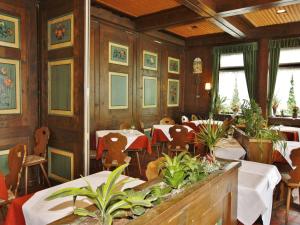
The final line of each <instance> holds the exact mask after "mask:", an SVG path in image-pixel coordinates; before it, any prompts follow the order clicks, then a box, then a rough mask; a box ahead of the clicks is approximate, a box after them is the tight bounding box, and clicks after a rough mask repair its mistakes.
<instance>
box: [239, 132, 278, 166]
mask: <svg viewBox="0 0 300 225" xmlns="http://www.w3.org/2000/svg"><path fill="white" fill-rule="evenodd" d="M234 137H235V138H236V139H237V140H238V142H239V143H240V144H241V145H242V146H243V148H244V149H245V150H246V151H247V159H248V160H249V161H254V162H259V163H266V164H271V163H272V157H273V144H272V142H271V141H270V140H259V139H255V138H250V137H249V136H247V135H246V134H245V132H244V131H242V130H241V129H239V128H235V132H234Z"/></svg>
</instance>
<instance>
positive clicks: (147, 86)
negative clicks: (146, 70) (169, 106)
mask: <svg viewBox="0 0 300 225" xmlns="http://www.w3.org/2000/svg"><path fill="white" fill-rule="evenodd" d="M156 106H157V78H156V77H147V76H144V77H143V108H155V107H156Z"/></svg>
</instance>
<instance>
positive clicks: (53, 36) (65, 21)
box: [48, 14, 74, 50]
mask: <svg viewBox="0 0 300 225" xmlns="http://www.w3.org/2000/svg"><path fill="white" fill-rule="evenodd" d="M73 32H74V18H73V14H68V15H65V16H61V17H57V18H54V19H51V20H49V21H48V50H52V49H57V48H64V47H69V46H73V42H74V34H73Z"/></svg>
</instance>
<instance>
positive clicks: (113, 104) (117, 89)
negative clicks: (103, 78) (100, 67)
mask: <svg viewBox="0 0 300 225" xmlns="http://www.w3.org/2000/svg"><path fill="white" fill-rule="evenodd" d="M108 89H109V109H127V108H128V74H126V73H116V72H109V88H108Z"/></svg>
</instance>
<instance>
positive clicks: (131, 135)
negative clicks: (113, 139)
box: [96, 130, 145, 150]
mask: <svg viewBox="0 0 300 225" xmlns="http://www.w3.org/2000/svg"><path fill="white" fill-rule="evenodd" d="M109 133H120V134H122V135H124V136H125V137H126V138H127V144H126V146H125V150H126V149H127V148H128V147H129V146H130V145H131V144H132V143H133V142H134V141H135V140H136V139H137V138H138V137H140V136H143V135H145V134H143V133H142V132H140V131H138V130H98V131H96V144H97V145H98V139H99V137H101V138H102V137H104V136H105V135H107V134H109Z"/></svg>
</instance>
